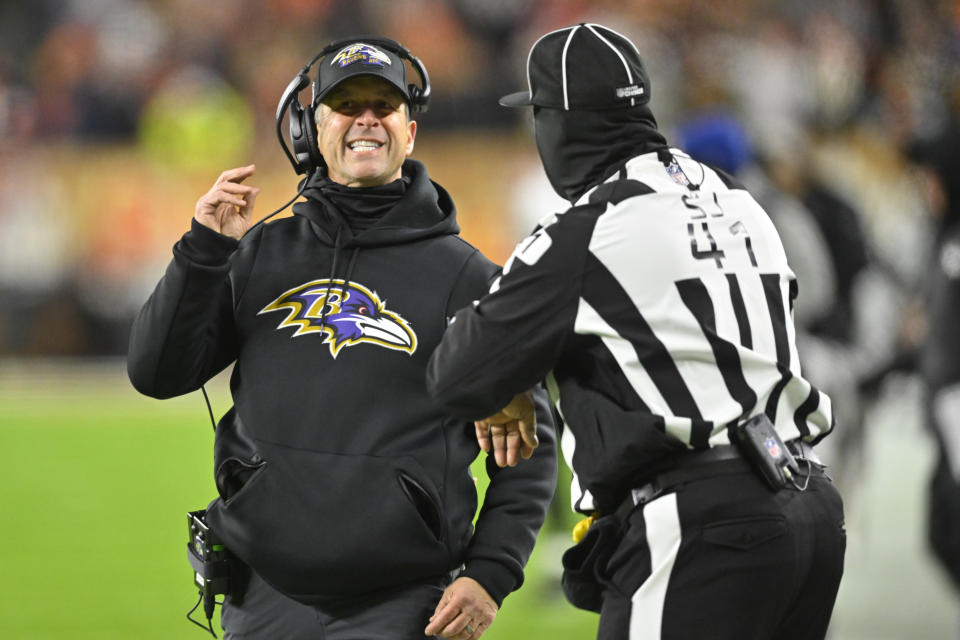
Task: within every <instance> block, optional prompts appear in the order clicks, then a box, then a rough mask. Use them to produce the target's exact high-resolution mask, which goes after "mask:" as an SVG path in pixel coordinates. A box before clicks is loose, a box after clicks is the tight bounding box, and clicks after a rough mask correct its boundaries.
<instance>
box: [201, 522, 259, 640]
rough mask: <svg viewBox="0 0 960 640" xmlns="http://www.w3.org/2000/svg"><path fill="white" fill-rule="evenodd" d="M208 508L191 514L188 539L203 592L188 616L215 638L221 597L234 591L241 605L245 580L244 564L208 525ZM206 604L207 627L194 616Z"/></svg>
mask: <svg viewBox="0 0 960 640" xmlns="http://www.w3.org/2000/svg"><path fill="white" fill-rule="evenodd" d="M206 513H207V512H206V511H205V510H200V511H190V512H189V513H187V526H188V528H189V536H190V537H189V540H188V541H187V558H188V559H189V560H190V566H191V567H193V582H194V585H195V586H196V587H197V589H198V590H199V592H200V600H199V601H198V602H197V604H196V605H194V607H193V609H191V610H190V612H189V613H187V619H188V620H190V622H193V623H194V624H196V625H198V626H199V627H201V628H204V629H206V630H207V631H209V632H210V633H211V634H212V635H213V637H214V638H216V637H217V635H216V634H215V633H214V631H213V623H212V622H211V619H212V618H213V608H214V605H216V604H218V602H217V599H216V598H217V596H219V595H226V594H230V597H231V598H232V599H233V601H234V602H236V603H238V604H239V600H240V598H241V597H242V594H243V591H244V590H243V588H241V585H242V583H243V580H244V575H245V574H244V572H243V569H244V568H245V567H244V565H243V564H242V563H241V562H240V560H239V559H238V558H236V557H235V556H234V555H233V554H231V553H230V551H229V550H228V549H227V548H226V547H225V546H224V545H223V543H222V542H221V541H220V540H219V539H218V538H217V536H216V534H214V532H213V531H212V530H211V529H210V527H209V525H207V522H206V520H205V519H204V517H205V516H206ZM201 602H202V603H203V613H204V615H205V616H206V617H207V626H206V627H204V626H203V625H202V624H200V623H199V622H197V621H196V620H194V619H193V618H191V617H190V614H192V613H193V612H194V611H195V610H196V608H197V606H199V605H200V603H201Z"/></svg>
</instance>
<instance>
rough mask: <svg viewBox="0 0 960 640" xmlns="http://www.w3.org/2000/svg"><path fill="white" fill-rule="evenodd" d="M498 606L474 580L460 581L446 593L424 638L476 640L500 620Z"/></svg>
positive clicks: (457, 580)
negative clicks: (495, 619) (495, 620)
mask: <svg viewBox="0 0 960 640" xmlns="http://www.w3.org/2000/svg"><path fill="white" fill-rule="evenodd" d="M498 609H499V607H497V603H496V602H494V601H493V598H491V597H490V594H489V593H487V590H486V589H484V588H483V587H482V586H480V583H479V582H477V581H476V580H474V579H473V578H466V577H463V578H457V579H456V580H454V581H453V582H452V583H451V584H450V586H449V587H447V588H446V590H445V591H444V592H443V597H441V598H440V602H439V603H438V604H437V608H436V610H435V611H434V612H433V615H432V616H431V617H430V624H428V625H427V628H426V629H424V630H423V633H424V635H427V636H439V637H441V638H453V639H455V640H476V639H477V638H479V637H480V636H482V635H483V632H484V631H486V630H487V629H489V628H490V625H491V624H492V623H493V619H494V618H495V617H496V616H497V611H498Z"/></svg>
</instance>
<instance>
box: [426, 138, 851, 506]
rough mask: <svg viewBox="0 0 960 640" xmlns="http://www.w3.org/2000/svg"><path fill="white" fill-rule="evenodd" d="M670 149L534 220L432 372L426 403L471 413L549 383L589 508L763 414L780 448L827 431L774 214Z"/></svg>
mask: <svg viewBox="0 0 960 640" xmlns="http://www.w3.org/2000/svg"><path fill="white" fill-rule="evenodd" d="M672 154H673V159H672V162H669V163H668V164H665V163H664V162H662V161H661V156H658V154H656V153H648V154H644V155H641V156H637V157H635V158H633V159H631V160H630V161H629V162H627V163H626V165H625V166H624V168H623V169H622V170H621V171H620V172H619V173H618V174H616V175H614V176H613V177H612V178H610V179H609V180H608V181H607V182H605V183H604V184H601V185H599V186H598V187H595V188H593V189H591V190H590V191H588V192H587V193H586V194H585V195H584V196H583V197H582V198H581V199H580V201H578V202H577V205H576V206H574V207H573V208H571V209H569V210H568V211H566V212H565V213H562V214H557V215H551V216H547V217H546V218H544V219H543V220H542V221H541V225H540V227H539V228H538V230H537V231H536V232H535V233H534V234H533V235H531V236H529V237H528V238H526V239H525V240H523V241H522V242H521V243H520V244H519V245H518V246H517V248H516V250H515V251H514V253H513V255H512V256H511V258H510V260H509V261H508V262H507V264H506V265H505V267H504V269H503V275H502V276H501V277H500V278H499V279H498V280H497V281H496V282H495V283H494V284H493V286H492V288H491V291H490V293H489V294H488V295H487V296H486V297H484V298H483V299H482V300H480V301H479V302H478V303H477V304H475V305H474V306H473V307H472V308H468V309H464V310H462V311H460V312H459V313H458V314H457V315H456V317H455V322H454V323H453V324H452V326H451V327H450V328H449V329H448V331H447V334H446V335H445V337H444V340H443V343H442V344H441V346H440V348H439V349H438V350H437V352H436V353H435V355H434V357H433V361H432V363H431V367H430V374H429V377H430V380H429V381H430V384H431V386H432V390H433V391H434V392H435V394H436V395H437V397H438V398H439V399H440V400H441V401H443V402H445V403H446V404H448V405H449V406H450V407H451V408H453V409H454V410H459V411H461V412H464V413H470V414H472V417H474V418H479V417H485V416H486V415H490V414H492V413H494V412H495V411H497V410H498V409H499V408H500V407H502V406H504V405H505V404H506V403H507V402H508V401H509V399H510V398H511V397H512V396H513V395H514V394H515V393H517V392H519V391H522V390H523V389H524V388H528V387H530V386H532V385H533V384H535V383H536V382H537V381H538V380H540V379H542V378H544V377H546V378H547V381H548V386H549V387H550V390H551V395H552V397H553V399H554V402H555V404H556V408H557V410H558V412H559V413H560V415H561V416H562V417H563V419H564V422H565V424H566V425H567V427H568V428H567V429H565V430H564V435H563V444H564V454H565V455H566V457H567V461H568V463H569V464H570V465H571V467H572V468H573V469H574V472H575V473H576V475H577V477H576V479H575V492H574V496H573V498H574V501H575V505H576V507H577V508H578V509H580V510H582V511H589V510H591V509H592V508H594V506H604V505H605V504H606V503H609V502H611V501H615V500H617V499H618V496H620V495H621V494H622V492H623V491H625V490H626V489H628V488H630V487H632V486H638V484H639V483H641V482H642V481H644V479H645V478H648V477H649V476H650V475H651V474H652V473H653V472H655V471H657V470H659V469H660V468H661V467H662V466H663V465H664V464H667V463H668V461H669V458H670V456H671V455H672V454H674V453H676V452H678V451H680V450H683V449H701V448H706V447H710V446H716V445H722V444H729V442H730V441H729V439H728V435H727V434H728V432H727V427H728V426H730V425H733V424H736V423H737V422H739V421H742V420H744V419H746V418H748V417H750V416H753V415H757V414H759V413H761V412H764V413H766V414H767V415H768V417H770V419H771V420H772V421H773V422H774V424H775V426H776V429H777V431H778V432H779V434H780V435H781V437H782V438H783V439H784V440H792V439H795V438H803V439H804V440H806V441H808V442H813V441H816V440H818V439H819V438H820V437H822V436H823V435H825V434H826V433H827V432H829V431H830V429H831V428H832V424H833V417H832V411H831V406H830V399H829V398H828V397H827V396H826V395H825V394H823V393H820V392H818V391H817V389H815V388H814V387H813V386H812V385H811V384H810V383H809V382H808V381H806V380H805V379H804V378H803V377H802V375H801V371H800V364H799V362H798V358H797V349H796V344H795V333H794V325H793V319H792V309H793V303H794V300H795V298H796V296H797V291H798V290H797V285H796V280H795V278H794V275H793V272H792V271H791V270H790V267H789V265H788V264H787V260H786V256H785V255H784V251H783V247H782V245H781V242H780V239H779V237H778V235H777V232H776V230H775V229H774V226H773V224H772V223H771V221H770V219H769V217H768V216H767V214H766V213H765V212H764V211H763V209H762V208H761V207H760V206H759V205H758V204H757V202H756V201H755V200H754V199H753V198H752V197H751V196H750V194H749V193H748V192H747V191H746V190H744V189H743V188H742V187H740V186H739V185H737V184H735V183H734V181H733V180H732V179H731V178H729V176H726V175H725V174H720V173H718V172H715V171H713V170H712V169H710V168H708V167H705V166H704V165H702V164H700V163H698V162H696V161H694V160H692V159H690V158H688V157H686V156H685V155H684V154H683V153H682V152H680V151H679V150H672ZM594 497H596V501H597V502H598V503H599V504H597V505H595V504H594Z"/></svg>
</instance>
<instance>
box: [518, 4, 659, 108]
mask: <svg viewBox="0 0 960 640" xmlns="http://www.w3.org/2000/svg"><path fill="white" fill-rule="evenodd" d="M527 85H528V86H529V89H528V90H527V91H519V92H517V93H511V94H510V95H506V96H504V97H502V98H500V104H501V105H503V106H505V107H525V106H538V107H549V108H551V109H562V110H565V111H571V110H573V111H578V110H582V111H599V110H603V109H620V108H623V107H632V106H636V105H640V104H646V103H647V102H649V101H650V76H649V75H647V70H646V69H645V68H644V66H643V60H641V59H640V52H639V51H637V47H636V46H634V44H633V43H632V42H630V40H628V39H627V38H626V37H624V36H622V35H621V34H619V33H617V32H616V31H614V30H612V29H608V28H607V27H604V26H601V25H598V24H590V23H583V22H581V23H580V24H576V25H573V26H570V27H565V28H563V29H558V30H557V31H551V32H550V33H548V34H546V35H545V36H543V37H541V38H540V39H539V40H537V41H536V42H534V43H533V46H532V47H531V48H530V55H529V56H528V57H527Z"/></svg>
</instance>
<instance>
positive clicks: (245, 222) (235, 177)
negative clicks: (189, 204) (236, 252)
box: [193, 164, 260, 240]
mask: <svg viewBox="0 0 960 640" xmlns="http://www.w3.org/2000/svg"><path fill="white" fill-rule="evenodd" d="M256 169H257V168H256V167H255V166H254V165H252V164H251V165H248V166H246V167H237V168H236V169H228V170H226V171H224V172H223V173H221V174H220V177H219V178H217V181H216V182H215V183H214V184H213V186H212V187H210V191H207V192H206V193H205V194H203V195H202V196H201V197H200V199H199V200H197V207H196V209H195V210H194V213H193V217H194V218H196V220H197V222H199V223H200V224H202V225H204V226H205V227H209V228H210V229H213V230H214V231H216V232H217V233H222V234H223V235H225V236H230V237H231V238H233V239H235V240H239V239H240V238H241V237H243V234H244V233H246V232H247V229H249V228H250V218H251V217H252V216H253V203H254V201H255V200H256V199H257V194H259V193H260V189H258V188H257V187H251V186H249V185H245V184H240V183H241V182H243V181H244V180H246V179H247V178H249V177H250V176H252V175H253V172H254V171H256Z"/></svg>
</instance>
